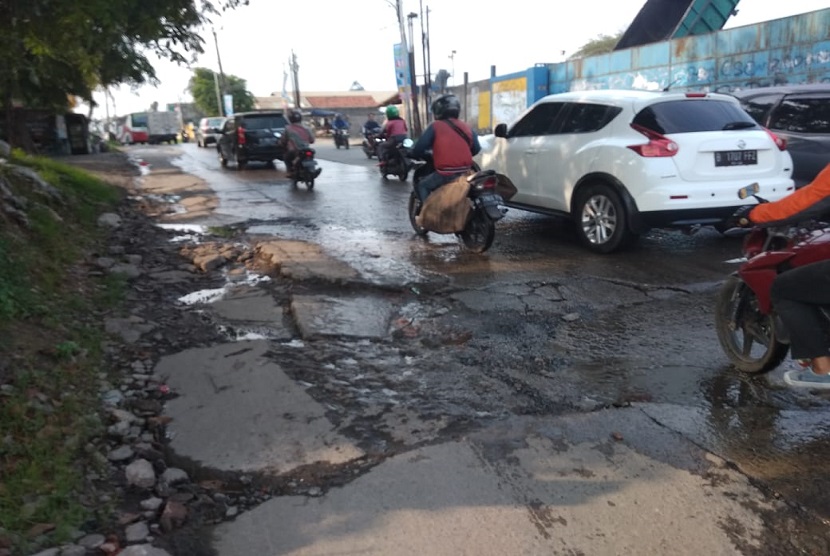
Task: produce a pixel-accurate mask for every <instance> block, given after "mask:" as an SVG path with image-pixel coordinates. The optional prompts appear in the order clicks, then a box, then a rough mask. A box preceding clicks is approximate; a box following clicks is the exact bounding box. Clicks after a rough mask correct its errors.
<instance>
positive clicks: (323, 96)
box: [254, 91, 401, 135]
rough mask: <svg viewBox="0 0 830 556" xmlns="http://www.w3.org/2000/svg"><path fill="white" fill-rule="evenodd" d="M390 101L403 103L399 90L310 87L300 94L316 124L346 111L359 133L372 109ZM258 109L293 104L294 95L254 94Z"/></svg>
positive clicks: (381, 106) (303, 106) (387, 104)
mask: <svg viewBox="0 0 830 556" xmlns="http://www.w3.org/2000/svg"><path fill="white" fill-rule="evenodd" d="M390 104H396V105H400V104H401V98H400V94H399V93H398V92H397V91H315V92H312V91H309V92H305V93H302V94H301V97H300V107H301V109H302V111H303V113H304V114H308V115H309V116H310V117H312V118H314V120H313V121H312V123H313V124H315V127H318V128H319V127H321V126H322V124H323V121H324V120H327V119H329V118H331V117H333V116H334V114H336V113H340V114H343V115H344V116H345V117H346V118H347V119H348V120H349V123H350V124H351V133H352V135H356V134H359V133H360V128H361V126H362V125H363V122H365V121H366V118H367V115H368V114H369V112H378V111H380V110H381V109H382V108H383V107H385V106H389V105H390ZM254 106H255V107H256V108H257V109H258V110H269V109H270V110H274V109H284V108H293V107H294V102H293V98H292V99H285V98H283V96H282V95H281V94H280V93H272V94H271V95H270V96H267V97H254Z"/></svg>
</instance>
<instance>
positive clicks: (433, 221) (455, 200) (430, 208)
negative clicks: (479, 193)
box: [416, 176, 472, 234]
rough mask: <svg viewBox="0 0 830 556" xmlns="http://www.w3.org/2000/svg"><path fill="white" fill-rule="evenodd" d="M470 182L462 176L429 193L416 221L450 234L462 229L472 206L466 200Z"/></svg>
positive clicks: (434, 230)
mask: <svg viewBox="0 0 830 556" xmlns="http://www.w3.org/2000/svg"><path fill="white" fill-rule="evenodd" d="M469 191H470V184H469V183H468V182H467V176H462V177H460V178H458V179H456V180H454V181H451V182H450V183H448V184H446V185H443V186H441V187H439V188H438V189H436V190H435V191H433V192H432V193H430V195H429V197H427V200H426V201H425V202H424V206H423V207H421V213H420V214H419V215H418V217H417V218H416V222H417V223H418V225H420V226H421V227H423V228H426V229H427V230H431V231H433V232H436V233H439V234H451V233H453V232H458V231H461V230H463V229H464V227H465V226H466V225H467V220H468V219H469V218H470V212H471V211H472V207H471V206H470V201H468V200H467V193H468V192H469Z"/></svg>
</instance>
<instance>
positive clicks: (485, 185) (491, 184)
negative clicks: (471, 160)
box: [478, 176, 499, 189]
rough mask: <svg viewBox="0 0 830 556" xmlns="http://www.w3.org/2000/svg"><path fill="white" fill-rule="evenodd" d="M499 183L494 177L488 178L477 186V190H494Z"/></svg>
mask: <svg viewBox="0 0 830 556" xmlns="http://www.w3.org/2000/svg"><path fill="white" fill-rule="evenodd" d="M498 183H499V180H497V179H496V177H495V176H490V177H489V178H487V179H485V180H484V181H483V182H481V183H480V184H478V188H479V189H495V188H496V185H497V184H498Z"/></svg>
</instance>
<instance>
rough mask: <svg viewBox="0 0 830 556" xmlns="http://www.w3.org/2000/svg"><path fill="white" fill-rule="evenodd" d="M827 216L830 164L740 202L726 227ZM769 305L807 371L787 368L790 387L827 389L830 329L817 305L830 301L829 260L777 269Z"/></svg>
mask: <svg viewBox="0 0 830 556" xmlns="http://www.w3.org/2000/svg"><path fill="white" fill-rule="evenodd" d="M828 214H830V164H828V165H827V166H825V168H824V170H822V171H821V172H819V174H818V175H817V176H816V178H815V179H814V180H813V181H812V182H810V183H809V184H807V185H805V186H804V187H802V188H800V189H797V190H796V191H794V192H793V193H791V194H789V195H787V196H786V197H784V198H782V199H779V200H777V201H775V202H772V203H762V204H759V205H744V206H742V207H740V208H739V209H738V210H737V211H736V212H735V214H733V215H732V217H731V218H730V220H729V221H728V222H727V227H735V226H743V227H745V226H753V225H754V226H780V225H787V224H797V223H799V222H803V221H806V220H811V219H817V218H822V217H826V216H827V215H828ZM770 297H771V299H772V306H773V307H775V311H776V313H777V314H778V316H779V317H780V318H781V320H782V321H783V322H784V326H785V327H786V329H787V330H788V331H789V332H790V349H791V354H792V357H793V359H799V360H802V361H805V362H807V364H808V365H809V366H810V368H809V369H806V370H803V371H796V370H793V371H787V372H786V373H784V381H785V382H786V383H787V384H790V385H792V386H805V387H809V388H826V389H830V331H828V330H827V321H826V319H825V318H824V317H823V316H822V313H821V309H820V306H822V305H830V260H820V261H817V262H814V263H810V264H807V265H804V266H799V267H796V268H793V269H791V270H787V271H786V272H781V273H780V274H778V276H776V277H775V279H774V280H773V282H772V287H771V289H770Z"/></svg>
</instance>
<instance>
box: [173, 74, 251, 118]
mask: <svg viewBox="0 0 830 556" xmlns="http://www.w3.org/2000/svg"><path fill="white" fill-rule="evenodd" d="M217 84H219V87H220V89H221V88H222V84H221V78H220V77H219V75H218V74H216V73H214V72H213V70H210V69H208V68H196V69H194V70H193V76H192V77H191V78H190V82H189V83H188V86H187V88H188V91H190V94H191V95H192V96H193V102H194V103H195V104H196V107H197V108H198V109H199V110H200V111H202V112H203V113H205V114H208V115H210V116H218V115H219V105H218V100H217V98H216V86H217ZM224 92H225V94H230V95H231V96H232V97H233V110H234V112H245V111H247V110H253V108H254V96H253V95H252V94H251V93H250V92H249V91H248V83H247V81H245V80H244V79H241V78H239V77H237V76H235V75H225V87H224Z"/></svg>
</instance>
